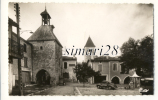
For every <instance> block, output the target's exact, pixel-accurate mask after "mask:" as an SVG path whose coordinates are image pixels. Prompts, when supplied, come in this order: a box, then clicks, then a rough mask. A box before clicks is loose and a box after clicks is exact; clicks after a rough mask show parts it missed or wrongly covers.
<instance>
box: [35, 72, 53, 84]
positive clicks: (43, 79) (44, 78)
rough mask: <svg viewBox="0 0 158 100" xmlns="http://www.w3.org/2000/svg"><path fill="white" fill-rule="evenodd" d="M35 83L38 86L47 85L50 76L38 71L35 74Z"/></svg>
mask: <svg viewBox="0 0 158 100" xmlns="http://www.w3.org/2000/svg"><path fill="white" fill-rule="evenodd" d="M36 83H37V84H38V85H49V84H50V74H49V73H48V72H47V71H46V70H44V69H41V70H39V71H38V72H37V74H36Z"/></svg>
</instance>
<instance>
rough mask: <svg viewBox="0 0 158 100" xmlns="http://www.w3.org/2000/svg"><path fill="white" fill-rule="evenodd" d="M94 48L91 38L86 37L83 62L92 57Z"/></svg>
mask: <svg viewBox="0 0 158 100" xmlns="http://www.w3.org/2000/svg"><path fill="white" fill-rule="evenodd" d="M94 49H95V45H94V43H93V41H92V39H91V37H89V38H88V40H87V42H86V45H85V46H84V50H85V54H84V62H87V61H88V60H89V59H94V56H95V55H94Z"/></svg>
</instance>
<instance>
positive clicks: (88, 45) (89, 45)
mask: <svg viewBox="0 0 158 100" xmlns="http://www.w3.org/2000/svg"><path fill="white" fill-rule="evenodd" d="M84 47H95V45H94V43H93V41H92V39H91V38H90V37H89V38H88V40H87V43H86V45H85V46H84Z"/></svg>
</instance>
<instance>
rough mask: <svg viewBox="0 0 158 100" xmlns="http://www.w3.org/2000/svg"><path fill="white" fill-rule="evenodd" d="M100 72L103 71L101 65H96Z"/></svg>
mask: <svg viewBox="0 0 158 100" xmlns="http://www.w3.org/2000/svg"><path fill="white" fill-rule="evenodd" d="M102 70H103V69H102V64H99V65H98V71H100V72H102Z"/></svg>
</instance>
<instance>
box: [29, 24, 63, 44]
mask: <svg viewBox="0 0 158 100" xmlns="http://www.w3.org/2000/svg"><path fill="white" fill-rule="evenodd" d="M53 29H54V26H53V25H41V26H40V27H39V28H38V29H37V30H36V31H35V32H34V33H33V35H31V36H30V37H29V38H28V39H27V40H28V41H49V40H55V41H56V42H57V43H58V44H59V45H60V46H61V47H62V45H61V43H60V42H59V40H58V39H57V37H56V36H55V34H54V33H53Z"/></svg>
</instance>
